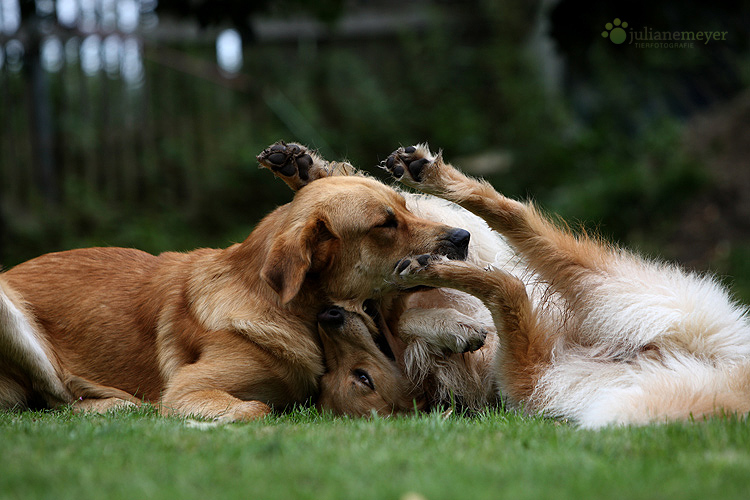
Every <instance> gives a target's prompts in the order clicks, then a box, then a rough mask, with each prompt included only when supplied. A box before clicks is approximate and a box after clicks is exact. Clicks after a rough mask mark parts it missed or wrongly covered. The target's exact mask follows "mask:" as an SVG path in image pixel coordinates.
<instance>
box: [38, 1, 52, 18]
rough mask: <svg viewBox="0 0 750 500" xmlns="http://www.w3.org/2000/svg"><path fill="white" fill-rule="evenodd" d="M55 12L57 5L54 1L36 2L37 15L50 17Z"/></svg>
mask: <svg viewBox="0 0 750 500" xmlns="http://www.w3.org/2000/svg"><path fill="white" fill-rule="evenodd" d="M53 12H55V3H54V2H53V1H52V0H36V13H37V14H39V15H40V16H42V17H44V16H49V15H51V14H52V13H53Z"/></svg>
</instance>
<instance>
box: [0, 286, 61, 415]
mask: <svg viewBox="0 0 750 500" xmlns="http://www.w3.org/2000/svg"><path fill="white" fill-rule="evenodd" d="M6 286H7V285H6V284H4V283H3V282H2V281H0V352H1V353H3V354H4V356H5V357H4V358H2V359H0V363H1V364H0V407H4V408H12V407H14V406H16V405H25V404H26V391H25V389H24V388H23V387H22V386H21V385H19V383H18V382H17V381H15V380H14V377H12V376H10V375H12V373H11V371H12V370H14V369H15V370H21V371H23V372H25V373H27V374H28V375H29V377H30V379H31V380H30V383H31V385H32V387H33V388H34V389H36V390H37V391H38V392H40V393H41V394H42V395H43V396H44V398H45V399H46V400H47V402H48V403H49V404H50V405H54V404H59V403H61V402H69V401H71V400H72V395H71V394H70V393H69V391H68V390H67V389H66V388H65V385H64V384H63V382H62V379H61V377H60V375H59V374H58V372H57V370H56V369H55V367H54V366H53V364H52V362H51V361H50V358H49V357H48V356H47V354H46V352H45V349H44V347H43V341H42V340H41V339H42V336H41V335H40V334H39V332H37V330H36V328H35V327H34V325H33V324H32V323H31V322H30V321H29V319H28V318H27V316H26V315H25V314H24V313H23V312H22V311H21V309H20V308H19V306H18V305H16V304H15V303H14V302H13V301H12V300H11V298H10V296H9V295H8V293H6V290H5V287H6ZM11 360H12V362H13V363H14V364H15V365H16V366H12V365H10V363H11Z"/></svg>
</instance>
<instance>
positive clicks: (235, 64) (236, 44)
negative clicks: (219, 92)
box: [216, 29, 242, 74]
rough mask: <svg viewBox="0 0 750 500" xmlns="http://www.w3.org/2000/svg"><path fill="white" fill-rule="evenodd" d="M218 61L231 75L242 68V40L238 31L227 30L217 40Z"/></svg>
mask: <svg viewBox="0 0 750 500" xmlns="http://www.w3.org/2000/svg"><path fill="white" fill-rule="evenodd" d="M216 60H217V62H218V63H219V67H220V68H221V69H222V70H223V71H225V72H227V73H229V74H235V73H237V72H238V71H239V70H240V69H241V68H242V38H241V37H240V34H239V33H238V32H237V30H234V29H226V30H224V31H222V32H221V33H220V34H219V36H218V37H217V38H216Z"/></svg>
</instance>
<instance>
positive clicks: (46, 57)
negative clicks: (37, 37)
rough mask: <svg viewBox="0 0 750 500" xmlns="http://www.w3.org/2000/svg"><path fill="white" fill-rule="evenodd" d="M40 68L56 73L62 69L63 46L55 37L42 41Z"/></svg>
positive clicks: (63, 60) (63, 59)
mask: <svg viewBox="0 0 750 500" xmlns="http://www.w3.org/2000/svg"><path fill="white" fill-rule="evenodd" d="M40 51H41V60H42V67H43V68H44V69H45V70H47V71H49V72H51V73H57V72H58V71H60V70H61V69H62V67H63V63H64V62H65V57H64V52H63V44H62V42H61V41H60V39H59V38H57V37H55V36H51V37H47V38H45V39H44V40H43V41H42V46H41V50H40Z"/></svg>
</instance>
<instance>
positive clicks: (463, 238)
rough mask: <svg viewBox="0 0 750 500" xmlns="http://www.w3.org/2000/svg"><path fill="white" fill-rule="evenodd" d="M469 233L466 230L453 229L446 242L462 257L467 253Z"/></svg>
mask: <svg viewBox="0 0 750 500" xmlns="http://www.w3.org/2000/svg"><path fill="white" fill-rule="evenodd" d="M470 239H471V233H470V232H469V231H467V230H466V229H454V230H453V231H452V232H451V234H450V235H448V241H450V242H451V243H452V244H453V245H455V247H456V249H457V250H458V251H459V252H460V253H462V254H463V255H464V256H465V255H466V254H467V253H468V252H469V240H470Z"/></svg>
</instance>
